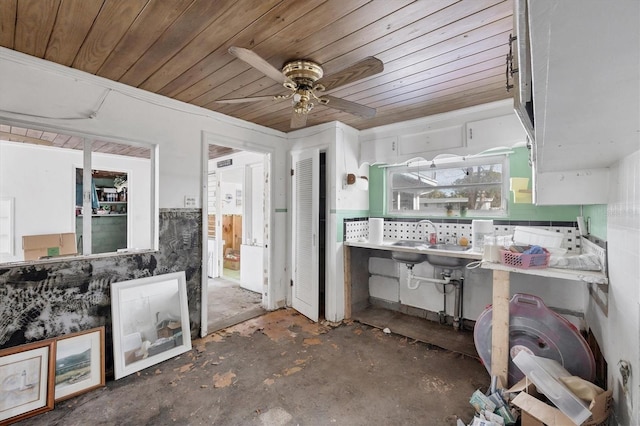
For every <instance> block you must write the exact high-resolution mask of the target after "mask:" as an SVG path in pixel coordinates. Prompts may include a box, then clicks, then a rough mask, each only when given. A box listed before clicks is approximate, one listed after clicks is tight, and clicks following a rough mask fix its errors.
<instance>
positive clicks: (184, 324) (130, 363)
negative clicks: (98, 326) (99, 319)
mask: <svg viewBox="0 0 640 426" xmlns="http://www.w3.org/2000/svg"><path fill="white" fill-rule="evenodd" d="M111 310H112V317H113V358H114V370H115V374H114V376H115V378H116V380H117V379H120V378H122V377H124V376H127V375H129V374H131V373H134V372H136V371H140V370H142V369H145V368H148V367H150V366H152V365H155V364H157V363H159V362H162V361H165V360H168V359H170V358H172V357H174V356H177V355H180V354H181V353H184V352H187V351H189V350H191V328H190V325H189V309H188V306H187V284H186V279H185V275H184V272H175V273H170V274H164V275H156V276H153V277H147V278H139V279H135V280H130V281H123V282H119V283H113V284H111Z"/></svg>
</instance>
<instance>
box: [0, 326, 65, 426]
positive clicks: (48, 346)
mask: <svg viewBox="0 0 640 426" xmlns="http://www.w3.org/2000/svg"><path fill="white" fill-rule="evenodd" d="M55 346H56V342H55V340H52V339H50V340H43V341H40V342H34V343H28V344H25V345H20V346H15V347H12V348H7V349H3V350H0V425H5V424H10V423H14V422H17V421H18V420H22V419H26V418H27V417H31V416H34V415H36V414H40V413H44V412H45V411H49V410H53V407H54V404H55V402H54V389H53V386H54V385H53V383H54V382H53V380H54V374H55Z"/></svg>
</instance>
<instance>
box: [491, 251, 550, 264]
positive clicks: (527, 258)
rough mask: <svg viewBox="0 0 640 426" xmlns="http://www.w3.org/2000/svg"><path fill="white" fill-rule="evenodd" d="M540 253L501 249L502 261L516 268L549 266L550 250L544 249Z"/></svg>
mask: <svg viewBox="0 0 640 426" xmlns="http://www.w3.org/2000/svg"><path fill="white" fill-rule="evenodd" d="M543 250H544V253H540V254H523V253H514V252H511V251H509V250H500V263H502V264H503V265H507V266H513V267H514V268H522V269H535V268H546V267H547V266H549V256H550V254H549V252H548V251H547V250H546V249H543Z"/></svg>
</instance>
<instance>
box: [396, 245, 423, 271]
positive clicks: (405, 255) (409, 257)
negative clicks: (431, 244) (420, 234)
mask: <svg viewBox="0 0 640 426" xmlns="http://www.w3.org/2000/svg"><path fill="white" fill-rule="evenodd" d="M391 245H392V246H395V247H407V248H417V249H419V248H423V249H426V248H427V245H426V244H425V242H424V241H418V240H400V241H396V242H395V243H392V244H391ZM391 258H392V259H393V260H395V261H396V262H401V263H406V264H409V265H415V264H416V263H422V262H424V261H425V260H427V254H426V253H416V252H410V251H398V250H392V251H391Z"/></svg>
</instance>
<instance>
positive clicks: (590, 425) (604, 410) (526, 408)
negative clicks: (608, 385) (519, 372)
mask: <svg viewBox="0 0 640 426" xmlns="http://www.w3.org/2000/svg"><path fill="white" fill-rule="evenodd" d="M611 399H612V391H611V390H608V391H605V392H603V393H601V394H600V395H598V396H596V397H595V398H594V399H593V401H591V404H590V405H589V410H590V411H591V417H589V418H588V419H587V420H586V421H585V422H584V423H582V425H581V426H599V425H606V424H608V423H607V419H608V418H609V413H610V411H611ZM512 402H513V404H514V405H515V406H517V407H519V408H520V409H521V410H522V414H521V425H522V426H544V425H547V426H575V425H576V424H575V423H574V422H573V421H571V419H570V418H569V417H567V416H566V415H564V414H563V413H562V411H560V410H558V409H557V408H556V407H553V406H551V405H548V404H547V403H545V402H543V401H541V400H539V399H538V398H536V397H535V396H533V395H530V394H527V393H525V392H521V393H519V394H518V396H516V397H515V398H514V399H513V401H512Z"/></svg>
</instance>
